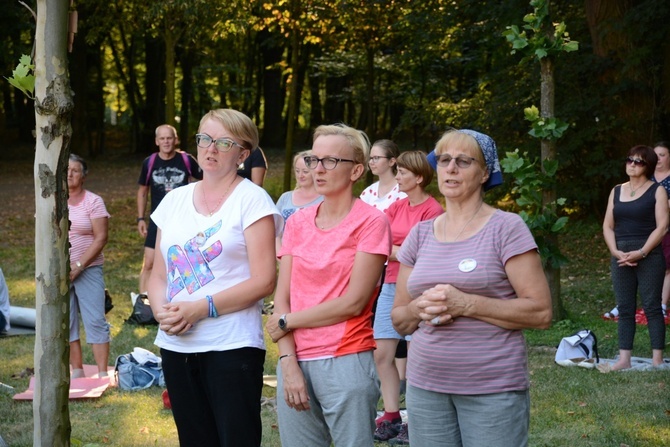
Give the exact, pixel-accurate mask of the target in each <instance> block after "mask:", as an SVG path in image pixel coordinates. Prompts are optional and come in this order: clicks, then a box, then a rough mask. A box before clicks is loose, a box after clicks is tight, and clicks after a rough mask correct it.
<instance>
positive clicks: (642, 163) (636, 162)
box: [626, 157, 647, 166]
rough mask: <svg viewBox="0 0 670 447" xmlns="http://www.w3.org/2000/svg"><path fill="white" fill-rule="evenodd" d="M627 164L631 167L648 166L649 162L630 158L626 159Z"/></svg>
mask: <svg viewBox="0 0 670 447" xmlns="http://www.w3.org/2000/svg"><path fill="white" fill-rule="evenodd" d="M626 163H628V164H629V165H635V166H647V162H646V161H644V160H643V159H641V158H633V157H628V158H626Z"/></svg>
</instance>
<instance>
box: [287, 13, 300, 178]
mask: <svg viewBox="0 0 670 447" xmlns="http://www.w3.org/2000/svg"><path fill="white" fill-rule="evenodd" d="M299 7H300V2H299V1H298V0H292V2H291V15H292V19H293V26H292V28H293V29H292V30H291V83H290V84H289V95H288V117H287V119H286V123H287V126H286V146H285V149H284V188H283V189H284V191H288V190H290V189H291V172H293V146H294V144H295V141H294V140H295V125H296V114H297V111H298V65H299V62H300V59H299V55H300V36H299V34H300V30H299V26H298V22H297V20H296V19H297V17H299V16H300V10H299Z"/></svg>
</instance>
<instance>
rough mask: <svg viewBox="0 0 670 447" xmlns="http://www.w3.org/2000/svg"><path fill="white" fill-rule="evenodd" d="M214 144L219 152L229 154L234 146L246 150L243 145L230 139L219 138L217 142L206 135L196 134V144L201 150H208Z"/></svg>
mask: <svg viewBox="0 0 670 447" xmlns="http://www.w3.org/2000/svg"><path fill="white" fill-rule="evenodd" d="M212 143H214V147H215V148H216V150H217V151H219V152H228V151H229V150H231V149H232V148H233V146H239V147H240V148H241V149H246V148H245V147H244V146H242V145H241V144H238V143H236V142H234V141H233V140H231V139H230V138H217V139H216V140H215V139H214V138H212V137H210V136H209V135H207V134H206V133H198V134H195V144H196V145H198V147H199V148H202V149H207V148H208V147H210V146H211V145H212Z"/></svg>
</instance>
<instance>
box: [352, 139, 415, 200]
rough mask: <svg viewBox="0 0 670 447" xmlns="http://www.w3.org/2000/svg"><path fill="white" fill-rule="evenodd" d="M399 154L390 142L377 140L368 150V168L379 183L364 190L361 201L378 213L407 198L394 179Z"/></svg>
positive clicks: (396, 147)
mask: <svg viewBox="0 0 670 447" xmlns="http://www.w3.org/2000/svg"><path fill="white" fill-rule="evenodd" d="M399 154H400V151H399V150H398V145H397V144H395V143H394V142H393V141H391V140H377V141H375V142H374V144H373V145H372V148H370V158H369V159H368V166H369V167H370V171H371V172H372V173H373V174H374V175H376V176H378V177H379V181H378V182H375V183H373V184H372V185H370V186H368V187H367V188H365V190H364V191H363V192H362V193H361V200H362V201H363V202H365V203H367V204H368V205H372V206H374V207H375V208H377V209H378V210H379V211H385V210H386V208H388V207H389V206H391V204H392V203H393V202H395V201H396V200H400V199H404V198H405V197H407V194H405V193H404V192H401V191H400V189H399V188H398V182H397V181H396V179H395V175H396V173H397V172H398V166H397V165H396V158H397V157H398V155H399Z"/></svg>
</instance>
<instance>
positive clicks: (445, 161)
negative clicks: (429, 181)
mask: <svg viewBox="0 0 670 447" xmlns="http://www.w3.org/2000/svg"><path fill="white" fill-rule="evenodd" d="M451 160H456V166H458V167H459V168H461V169H466V168H469V167H470V165H472V162H473V161H475V160H476V158H473V157H466V156H464V155H459V156H458V157H452V156H451V155H449V154H444V155H441V156H440V158H438V159H437V165H438V166H441V167H443V168H446V167H447V166H449V164H450V163H451Z"/></svg>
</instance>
